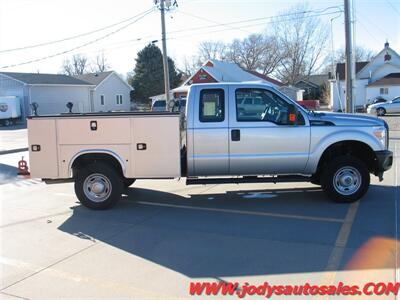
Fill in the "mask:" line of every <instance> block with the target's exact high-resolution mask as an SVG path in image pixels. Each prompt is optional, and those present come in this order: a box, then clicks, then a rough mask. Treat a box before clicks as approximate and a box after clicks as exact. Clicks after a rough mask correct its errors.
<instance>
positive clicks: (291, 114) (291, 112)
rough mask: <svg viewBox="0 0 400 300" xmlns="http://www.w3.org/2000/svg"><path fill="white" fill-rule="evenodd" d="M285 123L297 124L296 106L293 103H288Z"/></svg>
mask: <svg viewBox="0 0 400 300" xmlns="http://www.w3.org/2000/svg"><path fill="white" fill-rule="evenodd" d="M287 118H288V120H287V124H288V125H296V124H297V107H296V105H294V104H289V109H288V115H287Z"/></svg>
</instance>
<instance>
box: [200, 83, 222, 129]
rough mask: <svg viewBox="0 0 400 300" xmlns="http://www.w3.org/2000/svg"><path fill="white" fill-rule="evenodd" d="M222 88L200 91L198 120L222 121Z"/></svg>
mask: <svg viewBox="0 0 400 300" xmlns="http://www.w3.org/2000/svg"><path fill="white" fill-rule="evenodd" d="M224 103H225V93H224V90H223V89H204V90H202V91H201V92H200V116H199V119H200V122H223V121H224V119H225V104H224Z"/></svg>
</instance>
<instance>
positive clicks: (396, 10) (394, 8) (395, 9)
mask: <svg viewBox="0 0 400 300" xmlns="http://www.w3.org/2000/svg"><path fill="white" fill-rule="evenodd" d="M386 2H387V3H388V4H389V5H390V6H391V7H392V8H393V10H394V11H395V12H397V13H398V14H399V15H400V11H399V10H398V9H397V8H396V7H395V6H394V5H393V4H392V2H390V1H389V0H386Z"/></svg>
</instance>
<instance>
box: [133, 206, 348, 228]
mask: <svg viewBox="0 0 400 300" xmlns="http://www.w3.org/2000/svg"><path fill="white" fill-rule="evenodd" d="M136 203H138V204H143V205H152V206H162V207H172V208H182V209H190V210H202V211H213V212H222V213H231V214H239V215H252V216H263V217H274V218H284V219H298V220H307V221H322V222H334V223H342V222H343V220H342V219H336V218H324V217H313V216H302V215H293V214H280V213H269V212H258V211H246V210H236V209H223V208H212V207H201V206H189V205H178V204H169V203H159V202H148V201H137V202H136Z"/></svg>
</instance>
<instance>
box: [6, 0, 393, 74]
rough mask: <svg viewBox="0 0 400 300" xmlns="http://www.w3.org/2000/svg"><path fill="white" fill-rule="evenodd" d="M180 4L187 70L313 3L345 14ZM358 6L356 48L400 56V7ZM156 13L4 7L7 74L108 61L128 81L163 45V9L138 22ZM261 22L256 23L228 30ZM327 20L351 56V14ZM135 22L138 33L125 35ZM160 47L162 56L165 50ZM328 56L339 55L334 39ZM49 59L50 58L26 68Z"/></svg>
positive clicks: (247, 4) (386, 3)
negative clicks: (216, 46) (217, 47)
mask: <svg viewBox="0 0 400 300" xmlns="http://www.w3.org/2000/svg"><path fill="white" fill-rule="evenodd" d="M177 3H178V7H177V8H174V9H173V10H171V11H170V12H168V13H167V15H166V28H167V39H168V40H167V49H168V50H167V52H168V55H169V56H170V57H172V58H173V59H174V60H175V61H176V64H177V66H178V67H181V68H182V67H183V59H184V57H187V58H189V59H190V57H191V56H192V55H194V54H195V53H196V51H197V49H198V45H199V43H200V42H202V41H206V40H212V41H217V40H222V41H224V42H230V41H232V40H233V39H235V38H244V37H246V36H247V35H249V34H250V33H261V32H263V31H264V30H266V29H268V26H271V24H268V22H270V21H271V19H268V18H269V17H273V16H275V15H278V14H282V13H284V12H285V10H287V9H289V8H290V7H292V6H293V5H296V4H299V3H307V4H308V5H309V8H310V9H311V10H316V11H319V12H321V11H324V13H331V12H334V11H337V10H340V9H343V0H309V1H297V0H291V1H279V0H275V1H272V0H241V1H240V0H177ZM353 3H354V11H355V45H357V46H363V47H367V48H370V49H372V50H374V51H376V52H379V51H380V50H382V48H383V45H384V43H385V41H386V40H388V41H389V43H390V46H391V47H392V48H393V49H394V50H395V51H398V52H399V53H400V0H353ZM154 7H155V5H154V2H153V0H140V1H138V0H112V1H110V0H108V1H106V0H68V1H66V0H0V71H9V72H40V73H59V72H61V68H62V63H63V61H64V60H65V59H66V58H68V57H71V56H72V55H74V54H83V55H86V56H87V57H88V58H89V59H95V57H96V56H97V55H101V54H102V53H104V56H105V57H106V59H107V61H108V63H109V64H110V66H111V69H113V70H115V71H116V72H118V73H120V74H121V75H123V76H125V75H126V74H127V72H130V71H132V70H133V68H134V65H135V58H136V54H137V52H138V51H140V50H141V49H142V48H143V47H144V46H145V45H146V44H148V43H149V42H151V41H154V40H161V23H160V12H159V11H158V10H157V9H153V10H152V11H151V12H149V14H147V15H145V16H143V17H142V18H140V19H138V20H137V19H135V18H133V19H132V17H135V16H137V15H139V14H141V13H143V12H145V11H148V10H150V9H151V8H154ZM335 17H337V18H335ZM129 18H131V20H130V21H127V22H125V23H121V24H120V25H118V26H114V27H111V28H108V29H107V30H100V31H97V32H94V33H92V34H88V35H83V36H81V37H79V38H74V39H70V40H66V41H63V42H59V43H53V44H50V45H45V46H41V47H34V48H28V49H24V50H14V51H8V52H4V50H9V49H15V48H20V47H26V46H32V45H37V44H41V43H48V42H52V41H57V40H61V39H66V38H69V37H73V36H77V35H82V34H85V33H88V32H91V31H96V30H98V29H102V28H104V27H106V26H108V25H112V24H115V23H119V22H121V21H124V20H126V19H129ZM257 18H258V20H256V21H252V22H242V23H236V24H235V23H234V24H228V25H221V24H226V23H233V22H240V21H244V20H249V19H257ZM320 18H321V21H322V22H323V23H324V24H325V26H327V27H328V28H330V26H331V19H332V18H335V19H334V20H333V21H332V25H333V26H332V28H333V45H334V49H335V50H337V49H339V48H343V47H344V14H343V13H332V14H329V15H323V16H320ZM130 22H131V23H132V24H131V25H129V26H126V27H125V28H122V27H123V26H125V25H126V24H128V23H130ZM119 28H121V29H119ZM195 28H197V29H195ZM329 31H330V30H329ZM85 45H86V46H85ZM157 45H158V46H159V47H160V48H161V43H160V42H157ZM73 49H75V50H73ZM325 51H326V53H329V52H330V51H331V39H329V42H328V44H327V47H326V49H325ZM60 53H63V54H61V55H58V54H60ZM44 57H48V58H47V59H44V60H40V61H36V62H32V63H28V64H23V63H25V62H29V61H33V60H37V59H41V58H44ZM12 65H17V66H12ZM5 66H12V67H8V68H3V67H5Z"/></svg>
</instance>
